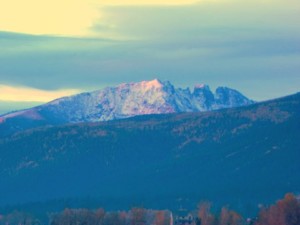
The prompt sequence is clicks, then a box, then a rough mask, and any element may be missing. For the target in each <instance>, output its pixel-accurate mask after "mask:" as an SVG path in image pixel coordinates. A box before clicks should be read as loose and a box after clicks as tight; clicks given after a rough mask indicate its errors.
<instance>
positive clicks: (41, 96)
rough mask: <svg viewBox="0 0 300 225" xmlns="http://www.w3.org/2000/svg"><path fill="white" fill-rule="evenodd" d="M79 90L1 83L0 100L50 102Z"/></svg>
mask: <svg viewBox="0 0 300 225" xmlns="http://www.w3.org/2000/svg"><path fill="white" fill-rule="evenodd" d="M79 92H80V91H79V90H75V89H68V90H55V91H45V90H39V89H34V88H28V87H11V86H6V85H0V101H16V102H49V101H51V100H53V99H57V98H60V97H62V96H69V95H73V94H76V93H79Z"/></svg>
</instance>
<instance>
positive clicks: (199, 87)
mask: <svg viewBox="0 0 300 225" xmlns="http://www.w3.org/2000/svg"><path fill="white" fill-rule="evenodd" d="M208 88H209V86H208V85H206V84H196V85H195V86H194V89H208Z"/></svg>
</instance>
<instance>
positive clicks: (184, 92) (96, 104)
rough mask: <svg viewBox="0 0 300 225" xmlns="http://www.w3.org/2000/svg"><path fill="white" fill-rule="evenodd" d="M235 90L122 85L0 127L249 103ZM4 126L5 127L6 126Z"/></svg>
mask: <svg viewBox="0 0 300 225" xmlns="http://www.w3.org/2000/svg"><path fill="white" fill-rule="evenodd" d="M252 103H253V101H252V100H249V99H248V98H247V97H245V96H244V95H242V94H241V93H239V92H238V91H236V90H233V89H230V88H226V87H219V88H217V90H216V93H212V92H211V90H210V89H209V87H208V86H207V85H196V86H195V88H194V90H193V91H191V90H190V89H189V88H186V89H181V88H175V87H174V86H173V85H172V84H171V83H170V82H168V81H166V82H161V81H160V80H157V79H155V80H152V81H142V82H138V83H124V84H121V85H119V86H116V87H108V88H104V89H102V90H98V91H94V92H88V93H82V94H77V95H74V96H70V97H63V98H60V99H57V100H54V101H52V102H49V103H47V104H44V105H41V106H38V107H34V108H31V109H27V110H23V111H18V112H14V113H10V114H6V115H4V116H2V117H0V124H1V123H2V126H3V123H8V124H9V123H10V122H13V121H17V122H18V123H17V124H15V123H13V127H15V128H16V130H18V129H17V128H18V127H19V128H21V130H22V129H23V128H22V127H23V126H24V125H23V124H24V123H25V124H26V127H29V128H31V127H36V126H37V125H38V126H40V125H46V124H49V125H55V124H64V123H76V122H97V121H108V120H114V119H121V118H128V117H132V116H136V115H146V114H167V113H178V112H198V111H210V110H217V109H222V108H230V107H237V106H244V105H249V104H252ZM8 124H7V125H8Z"/></svg>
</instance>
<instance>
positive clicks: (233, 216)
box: [218, 207, 244, 225]
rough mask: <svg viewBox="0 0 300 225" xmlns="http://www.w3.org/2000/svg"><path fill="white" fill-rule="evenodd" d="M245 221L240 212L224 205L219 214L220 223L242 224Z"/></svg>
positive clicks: (221, 224) (227, 224) (229, 224)
mask: <svg viewBox="0 0 300 225" xmlns="http://www.w3.org/2000/svg"><path fill="white" fill-rule="evenodd" d="M243 223H244V221H243V218H242V216H241V215H240V214H238V213H237V212H235V211H233V210H229V209H228V208H227V207H223V208H222V210H221V213H220V216H219V221H218V225H242V224H243Z"/></svg>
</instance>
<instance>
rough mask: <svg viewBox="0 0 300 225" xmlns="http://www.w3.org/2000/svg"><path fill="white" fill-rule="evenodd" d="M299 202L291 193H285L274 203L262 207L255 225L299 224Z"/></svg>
mask: <svg viewBox="0 0 300 225" xmlns="http://www.w3.org/2000/svg"><path fill="white" fill-rule="evenodd" d="M299 224H300V202H299V200H297V198H296V197H295V196H294V195H293V194H290V193H289V194H286V195H285V197H284V199H282V200H279V201H278V202H277V203H276V204H275V205H272V206H270V207H268V208H263V209H262V210H261V211H260V213H259V217H258V221H257V222H256V225H299Z"/></svg>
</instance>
